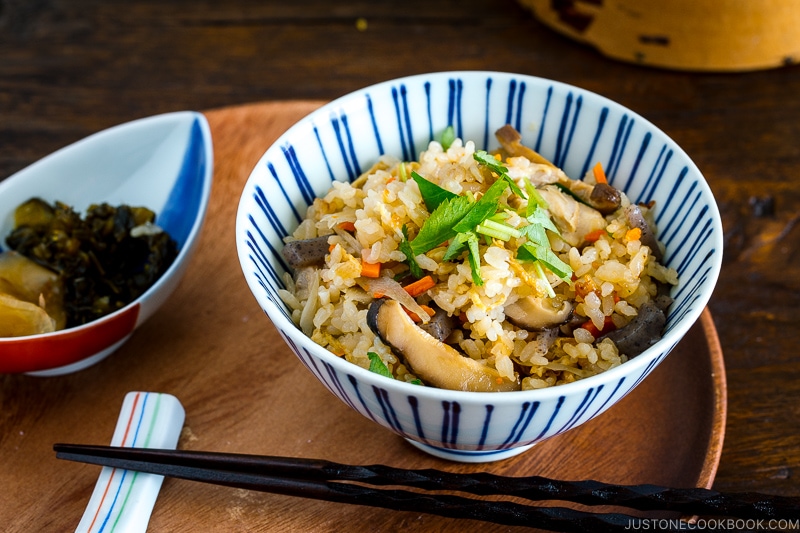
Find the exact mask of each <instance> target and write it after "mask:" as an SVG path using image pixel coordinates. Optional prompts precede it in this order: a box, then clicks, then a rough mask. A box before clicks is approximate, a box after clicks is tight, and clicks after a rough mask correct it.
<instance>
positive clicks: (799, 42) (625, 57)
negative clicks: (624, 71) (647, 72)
mask: <svg viewBox="0 0 800 533" xmlns="http://www.w3.org/2000/svg"><path fill="white" fill-rule="evenodd" d="M519 2H520V4H522V5H523V6H525V7H527V8H528V9H530V10H531V11H532V12H533V14H534V16H535V17H536V18H537V19H539V20H540V21H541V22H542V23H544V24H546V25H547V26H550V27H551V28H553V29H555V30H556V31H558V32H560V33H563V34H564V35H567V36H568V37H571V38H573V39H575V40H577V41H580V42H583V43H587V44H589V45H592V46H594V47H595V48H597V49H598V50H599V51H600V52H601V53H603V54H605V55H607V56H609V57H612V58H615V59H619V60H622V61H629V62H635V63H640V64H643V65H651V66H655V67H664V68H672V69H680V70H695V71H746V70H756V69H766V68H773V67H780V66H785V65H791V64H794V63H800V0H519Z"/></svg>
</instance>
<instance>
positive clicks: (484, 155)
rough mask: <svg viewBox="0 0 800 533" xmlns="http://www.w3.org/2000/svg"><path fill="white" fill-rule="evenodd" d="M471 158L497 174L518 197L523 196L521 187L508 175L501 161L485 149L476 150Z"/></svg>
mask: <svg viewBox="0 0 800 533" xmlns="http://www.w3.org/2000/svg"><path fill="white" fill-rule="evenodd" d="M472 158H473V159H474V160H475V161H477V162H478V163H480V164H481V165H483V166H485V167H486V168H488V169H489V170H491V171H492V172H494V173H495V174H497V175H498V176H499V177H500V179H501V180H503V181H505V182H506V183H507V184H508V186H509V187H511V192H513V193H514V194H516V195H517V196H519V197H520V198H525V195H524V194H523V192H522V189H520V188H519V186H517V184H516V183H515V182H514V180H513V179H511V177H510V176H509V175H508V168H506V167H504V166H503V164H502V163H500V162H499V161H498V160H497V159H495V158H494V156H493V155H492V154H490V153H489V152H487V151H485V150H478V151H477V152H475V153H474V154H472Z"/></svg>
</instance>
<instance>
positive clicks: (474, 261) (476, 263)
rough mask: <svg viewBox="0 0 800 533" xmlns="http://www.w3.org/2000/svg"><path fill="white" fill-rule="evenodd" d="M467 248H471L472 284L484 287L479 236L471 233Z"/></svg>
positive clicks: (468, 237)
mask: <svg viewBox="0 0 800 533" xmlns="http://www.w3.org/2000/svg"><path fill="white" fill-rule="evenodd" d="M467 246H469V267H470V270H472V283H474V284H475V285H483V278H482V277H481V255H480V252H479V251H478V236H477V235H475V234H474V233H469V234H468V236H467Z"/></svg>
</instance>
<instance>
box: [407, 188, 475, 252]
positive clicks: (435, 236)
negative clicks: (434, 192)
mask: <svg viewBox="0 0 800 533" xmlns="http://www.w3.org/2000/svg"><path fill="white" fill-rule="evenodd" d="M474 204H475V202H473V201H472V200H470V199H469V198H468V197H466V196H457V195H456V196H455V197H453V198H449V199H447V200H444V201H443V202H442V203H440V204H439V206H438V207H437V208H436V209H435V210H434V211H433V212H432V213H431V216H430V217H428V220H426V221H425V224H423V225H422V227H421V228H420V230H419V233H418V234H417V236H416V237H415V238H414V240H412V241H411V249H412V251H413V254H414V255H415V256H416V255H419V254H424V253H425V252H427V251H428V250H431V249H433V248H435V247H437V246H439V245H440V244H442V243H443V242H446V241H449V240H450V239H452V238H453V237H455V235H456V234H457V233H458V231H456V230H455V229H453V227H454V226H455V225H456V224H458V222H459V221H460V220H461V219H462V218H464V216H465V215H466V214H467V213H468V212H469V211H470V209H472V207H473V205H474Z"/></svg>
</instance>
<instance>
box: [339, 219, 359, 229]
mask: <svg viewBox="0 0 800 533" xmlns="http://www.w3.org/2000/svg"><path fill="white" fill-rule="evenodd" d="M339 227H340V228H342V229H343V230H345V231H350V232H353V231H355V230H356V225H355V224H354V223H353V222H350V221H349V220H345V221H344V222H339Z"/></svg>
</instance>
